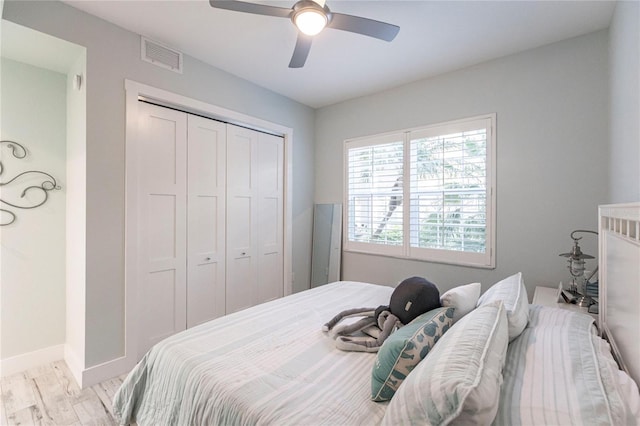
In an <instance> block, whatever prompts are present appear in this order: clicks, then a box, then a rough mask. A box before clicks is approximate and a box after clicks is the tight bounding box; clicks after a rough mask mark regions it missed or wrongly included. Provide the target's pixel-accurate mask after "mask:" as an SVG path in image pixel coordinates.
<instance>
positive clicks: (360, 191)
mask: <svg viewBox="0 0 640 426" xmlns="http://www.w3.org/2000/svg"><path fill="white" fill-rule="evenodd" d="M346 156H347V161H346V164H347V169H346V182H347V195H346V197H347V209H346V210H347V212H348V218H347V221H346V223H347V241H348V242H350V243H352V244H351V248H354V247H358V246H360V248H362V246H361V243H362V244H366V245H367V246H370V248H369V250H371V251H374V252H377V253H388V254H402V252H403V250H402V247H403V245H404V227H403V204H404V203H403V202H402V200H403V184H402V176H403V168H404V135H403V134H396V135H388V136H386V137H382V138H377V140H372V141H370V142H369V143H367V144H366V145H361V144H358V143H350V144H347V149H346ZM347 245H349V244H347ZM373 246H376V247H373Z"/></svg>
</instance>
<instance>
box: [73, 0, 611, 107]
mask: <svg viewBox="0 0 640 426" xmlns="http://www.w3.org/2000/svg"><path fill="white" fill-rule="evenodd" d="M256 2H258V1H256ZM294 2H295V0H291V1H260V3H266V4H270V5H275V6H280V7H291V6H292V5H293V3H294ZM65 3H68V4H70V5H71V6H73V7H76V8H78V9H81V10H84V11H86V12H88V13H90V14H92V15H96V16H98V17H101V18H103V19H105V20H107V21H110V22H112V23H114V24H116V25H119V26H121V27H123V28H126V29H128V30H130V31H133V32H135V33H138V34H142V35H145V36H147V37H149V38H151V39H154V40H156V41H159V42H162V43H164V44H168V45H169V46H172V47H174V48H176V49H178V50H180V51H182V52H184V53H186V54H188V55H190V56H193V57H195V58H198V59H200V60H202V61H204V62H207V63H209V64H211V65H213V66H215V67H217V68H220V69H222V70H225V71H227V72H230V73H232V74H235V75H237V76H239V77H241V78H244V79H246V80H249V81H252V82H254V83H256V84H259V85H261V86H263V87H266V88H268V89H271V90H273V91H274V92H277V93H280V94H282V95H285V96H287V97H289V98H291V99H295V100H297V101H299V102H301V103H303V104H306V105H309V106H311V107H314V108H316V107H321V106H325V105H329V104H333V103H336V102H340V101H343V100H346V99H350V98H354V97H358V96H362V95H366V94H370V93H374V92H378V91H381V90H385V89H389V88H392V87H395V86H398V85H401V84H404V83H408V82H411V81H416V80H419V79H423V78H426V77H430V76H434V75H437V74H441V73H445V72H449V71H452V70H455V69H460V68H463V67H466V66H469V65H473V64H476V63H480V62H484V61H487V60H490V59H493V58H498V57H501V56H505V55H509V54H512V53H515V52H519V51H523V50H527V49H531V48H534V47H538V46H542V45H545V44H549V43H553V42H556V41H559V40H563V39H567V38H571V37H575V36H578V35H582V34H586V33H589V32H593V31H597V30H600V29H604V28H607V27H608V26H609V22H610V20H611V16H612V14H613V9H614V8H615V2H613V1H513V0H512V1H415V0H414V1H397V0H395V1H382V0H377V1H363V0H355V1H354V0H349V1H347V0H328V1H327V6H329V7H330V8H331V10H332V11H334V12H340V13H346V14H351V15H359V16H364V17H367V18H372V19H376V20H380V21H386V22H390V23H392V24H396V25H399V26H400V33H399V34H398V36H397V37H396V39H395V40H394V41H392V42H390V43H387V42H384V41H380V40H377V39H373V38H369V37H364V36H361V35H358V34H352V33H348V32H344V31H339V30H332V29H327V30H325V31H323V32H322V33H320V34H319V35H318V36H316V37H315V39H314V42H313V46H312V48H311V53H310V54H309V58H308V59H307V63H306V65H305V66H304V68H301V69H289V68H288V64H289V59H290V57H291V53H292V52H293V48H294V45H295V41H296V29H295V28H294V27H293V24H292V23H291V22H290V21H289V20H287V19H282V18H275V17H269V16H259V15H253V14H247V13H239V12H232V11H227V10H220V9H213V8H211V7H210V6H209V3H208V0H198V1H194V0H171V1H155V0H133V1H131V0H129V1H127V0H125V1H112V0H82V1H78V0H66V1H65Z"/></svg>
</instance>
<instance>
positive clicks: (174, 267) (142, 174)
mask: <svg viewBox="0 0 640 426" xmlns="http://www.w3.org/2000/svg"><path fill="white" fill-rule="evenodd" d="M139 111H140V116H139V127H138V131H139V135H138V136H139V138H138V141H139V144H138V161H139V167H138V170H139V175H138V182H139V186H138V198H139V200H140V212H139V214H140V216H139V218H140V223H139V224H138V227H139V234H138V241H137V243H138V271H139V283H140V286H139V289H140V293H139V309H140V312H139V315H140V321H139V327H140V330H139V334H138V335H139V348H138V349H139V351H138V353H139V354H142V353H144V352H145V351H146V350H148V349H149V348H150V347H151V346H152V345H154V344H155V343H157V342H159V341H160V340H162V339H163V338H165V337H167V336H170V335H172V334H174V333H176V332H178V331H181V330H184V329H185V324H186V276H187V274H186V252H187V248H186V241H187V229H186V224H187V222H186V214H187V173H186V165H187V149H186V148H187V143H186V136H187V128H186V125H187V118H186V114H184V113H181V112H177V111H173V110H170V109H166V108H160V107H156V106H153V105H148V104H145V103H140V105H139ZM128 249H131V248H128ZM134 249H135V248H134Z"/></svg>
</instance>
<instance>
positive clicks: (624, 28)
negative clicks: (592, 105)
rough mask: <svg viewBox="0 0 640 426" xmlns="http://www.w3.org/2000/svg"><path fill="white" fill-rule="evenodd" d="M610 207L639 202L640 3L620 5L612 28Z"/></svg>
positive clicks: (610, 55)
mask: <svg viewBox="0 0 640 426" xmlns="http://www.w3.org/2000/svg"><path fill="white" fill-rule="evenodd" d="M609 91H610V94H609V114H610V117H609V173H610V176H609V195H610V197H609V203H621V202H633V201H638V200H640V119H639V118H638V117H640V3H638V2H635V1H619V2H617V3H616V8H615V11H614V14H613V18H612V20H611V25H610V27H609Z"/></svg>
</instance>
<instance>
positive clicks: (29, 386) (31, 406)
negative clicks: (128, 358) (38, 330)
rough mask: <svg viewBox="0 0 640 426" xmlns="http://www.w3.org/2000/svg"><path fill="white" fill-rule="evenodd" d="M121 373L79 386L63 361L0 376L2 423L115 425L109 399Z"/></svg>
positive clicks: (121, 377)
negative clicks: (95, 383)
mask: <svg viewBox="0 0 640 426" xmlns="http://www.w3.org/2000/svg"><path fill="white" fill-rule="evenodd" d="M124 377H125V376H120V377H117V378H114V379H110V380H107V381H104V382H102V383H99V384H97V385H95V386H92V387H90V388H87V389H80V388H79V387H78V385H77V384H76V382H75V381H74V380H73V378H72V375H71V372H70V371H69V369H68V368H67V365H66V364H65V362H64V361H56V362H53V363H51V364H47V365H44V366H42V367H38V368H34V369H32V370H27V371H25V372H22V373H17V374H14V375H11V376H7V377H4V378H3V379H2V380H0V388H1V389H2V405H1V406H0V411H1V412H0V424H2V425H52V426H53V425H55V426H59V425H95V426H98V425H116V424H117V422H116V421H115V419H114V417H113V413H112V411H111V410H112V409H111V401H112V400H113V395H114V394H115V393H116V391H117V390H118V388H119V387H120V385H121V384H122V380H123V379H124Z"/></svg>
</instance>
